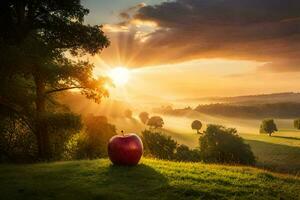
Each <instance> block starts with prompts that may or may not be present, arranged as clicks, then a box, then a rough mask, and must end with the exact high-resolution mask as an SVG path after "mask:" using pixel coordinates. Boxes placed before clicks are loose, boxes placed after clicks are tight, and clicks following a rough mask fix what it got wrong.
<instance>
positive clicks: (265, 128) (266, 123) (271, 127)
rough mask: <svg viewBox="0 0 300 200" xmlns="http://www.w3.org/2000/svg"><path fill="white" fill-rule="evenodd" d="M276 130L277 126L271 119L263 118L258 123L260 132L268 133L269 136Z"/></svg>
mask: <svg viewBox="0 0 300 200" xmlns="http://www.w3.org/2000/svg"><path fill="white" fill-rule="evenodd" d="M275 131H278V130H277V126H276V124H275V122H274V120H273V119H264V120H263V121H262V123H261V125H260V130H259V132H260V133H268V134H269V136H272V133H274V132H275Z"/></svg>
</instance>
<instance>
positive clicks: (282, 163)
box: [114, 115, 300, 175]
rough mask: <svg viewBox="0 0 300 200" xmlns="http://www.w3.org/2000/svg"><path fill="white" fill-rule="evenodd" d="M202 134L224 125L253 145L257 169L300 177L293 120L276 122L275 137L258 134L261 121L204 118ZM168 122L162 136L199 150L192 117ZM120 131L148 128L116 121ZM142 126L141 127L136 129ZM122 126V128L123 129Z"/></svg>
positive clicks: (299, 144)
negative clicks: (218, 125)
mask: <svg viewBox="0 0 300 200" xmlns="http://www.w3.org/2000/svg"><path fill="white" fill-rule="evenodd" d="M200 117H202V118H199V119H200V120H201V121H202V123H203V128H202V131H203V130H205V126H206V124H210V123H214V124H222V125H225V126H227V127H234V128H236V129H237V130H238V133H239V134H240V136H241V137H243V138H244V139H245V140H246V142H247V143H248V144H250V146H251V148H252V150H253V152H254V154H255V156H256V158H257V166H258V167H260V168H266V169H269V170H272V171H276V172H284V173H292V174H298V175H299V174H300V131H299V130H296V129H294V128H293V120H290V119H289V120H287V119H280V120H278V119H277V120H275V122H276V123H277V126H278V128H279V132H276V133H274V135H273V136H272V137H269V136H268V135H264V134H259V133H258V130H259V124H260V122H261V121H260V120H253V119H235V118H220V117H213V116H208V115H201V116H200ZM163 119H164V121H165V125H164V129H163V130H162V132H163V133H165V134H167V135H170V136H172V137H173V138H174V139H175V140H176V141H177V142H178V143H180V144H186V145H188V146H189V147H192V148H195V147H197V146H198V144H199V143H198V139H199V135H198V134H196V132H195V131H193V130H192V129H191V127H190V124H191V122H192V121H193V119H191V118H189V117H172V116H163ZM114 123H115V124H116V125H117V128H118V130H121V129H123V130H125V132H136V133H140V132H141V131H142V130H144V129H145V128H147V127H146V126H143V125H141V124H139V123H138V120H131V121H130V120H127V121H126V120H122V121H120V120H119V121H114ZM137 124H139V126H137ZM120 125H121V126H120Z"/></svg>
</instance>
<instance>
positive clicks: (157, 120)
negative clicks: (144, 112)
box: [147, 116, 164, 129]
mask: <svg viewBox="0 0 300 200" xmlns="http://www.w3.org/2000/svg"><path fill="white" fill-rule="evenodd" d="M147 125H148V126H149V127H150V128H155V129H157V128H162V127H163V125H164V120H163V119H162V118H161V117H160V116H153V117H150V119H149V120H148V122H147Z"/></svg>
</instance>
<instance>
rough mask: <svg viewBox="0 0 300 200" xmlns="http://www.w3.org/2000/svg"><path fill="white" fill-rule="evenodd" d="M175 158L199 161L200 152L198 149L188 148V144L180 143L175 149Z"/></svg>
mask: <svg viewBox="0 0 300 200" xmlns="http://www.w3.org/2000/svg"><path fill="white" fill-rule="evenodd" d="M175 160H177V161H186V162H200V161H201V154H200V151H199V150H198V149H190V148H189V147H188V146H186V145H184V144H182V145H179V146H178V147H177V149H176V153H175Z"/></svg>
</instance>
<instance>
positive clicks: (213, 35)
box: [83, 0, 300, 101]
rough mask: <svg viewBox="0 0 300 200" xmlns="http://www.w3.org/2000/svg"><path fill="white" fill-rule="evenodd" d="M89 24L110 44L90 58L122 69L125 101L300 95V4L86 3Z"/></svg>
mask: <svg viewBox="0 0 300 200" xmlns="http://www.w3.org/2000/svg"><path fill="white" fill-rule="evenodd" d="M83 5H84V6H85V7H87V8H88V9H90V14H89V15H88V16H87V17H86V21H85V23H88V24H93V25H95V24H102V25H103V31H104V32H105V34H106V35H107V36H108V37H109V38H110V41H111V45H110V47H108V48H107V49H105V50H104V51H103V52H102V53H101V54H99V55H96V56H94V57H93V58H90V60H91V61H93V62H94V64H95V66H96V69H95V74H96V75H103V74H106V73H108V71H109V70H110V69H112V68H114V67H117V66H123V67H126V68H128V69H129V71H130V73H129V80H128V82H127V83H126V84H124V85H122V86H117V87H116V88H113V89H111V96H112V97H113V98H119V99H124V100H131V99H140V100H147V99H148V100H149V99H151V100H153V99H156V100H157V101H172V100H174V99H181V98H199V97H203V96H238V95H247V94H263V93H277V92H287V91H293V92H298V91H300V84H298V83H299V80H300V79H299V78H300V12H299V10H300V1H299V0H173V1H162V0H148V1H147V0H144V1H138V0H110V1H107V0H106V1H105V0H85V1H83Z"/></svg>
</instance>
